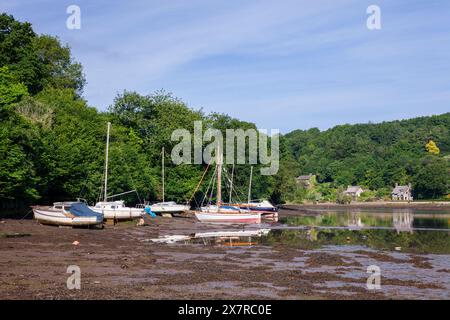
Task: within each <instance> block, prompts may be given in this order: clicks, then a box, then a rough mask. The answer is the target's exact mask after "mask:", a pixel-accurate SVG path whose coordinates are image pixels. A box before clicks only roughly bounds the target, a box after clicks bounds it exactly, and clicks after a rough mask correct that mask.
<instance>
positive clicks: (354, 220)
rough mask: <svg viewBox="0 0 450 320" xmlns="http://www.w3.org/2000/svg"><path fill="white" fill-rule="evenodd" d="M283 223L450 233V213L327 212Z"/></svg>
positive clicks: (289, 219)
mask: <svg viewBox="0 0 450 320" xmlns="http://www.w3.org/2000/svg"><path fill="white" fill-rule="evenodd" d="M279 222H280V223H281V224H284V225H287V226H310V227H316V226H323V227H346V228H348V229H351V230H361V229H364V228H377V227H378V228H392V229H394V230H396V231H397V232H409V233H413V232H414V231H415V230H417V229H419V230H422V229H425V230H426V229H441V230H445V229H450V225H449V222H450V213H449V212H448V211H443V212H442V213H438V214H436V213H433V214H431V213H428V214H426V213H422V212H421V213H417V212H415V210H414V209H391V210H390V212H367V211H362V210H351V211H325V212H319V213H315V214H314V213H305V214H301V215H296V216H287V217H282V218H280V221H279Z"/></svg>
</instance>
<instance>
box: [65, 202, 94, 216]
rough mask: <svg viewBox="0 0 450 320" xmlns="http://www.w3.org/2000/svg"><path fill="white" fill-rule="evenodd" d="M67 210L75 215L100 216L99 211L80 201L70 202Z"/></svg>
mask: <svg viewBox="0 0 450 320" xmlns="http://www.w3.org/2000/svg"><path fill="white" fill-rule="evenodd" d="M69 211H70V213H71V214H73V215H74V216H76V217H92V216H96V217H100V216H102V214H101V213H97V212H95V211H93V210H91V209H89V207H88V206H87V205H85V204H84V203H82V202H75V203H72V205H71V206H70V210H69Z"/></svg>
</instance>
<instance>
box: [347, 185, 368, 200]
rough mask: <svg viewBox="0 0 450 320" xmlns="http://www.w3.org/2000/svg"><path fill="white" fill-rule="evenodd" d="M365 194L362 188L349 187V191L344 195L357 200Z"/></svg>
mask: <svg viewBox="0 0 450 320" xmlns="http://www.w3.org/2000/svg"><path fill="white" fill-rule="evenodd" d="M363 192H364V190H363V189H362V188H361V187H360V186H348V187H347V190H345V191H344V194H345V195H347V196H350V197H352V198H353V199H356V198H359V196H360V195H361V193H363Z"/></svg>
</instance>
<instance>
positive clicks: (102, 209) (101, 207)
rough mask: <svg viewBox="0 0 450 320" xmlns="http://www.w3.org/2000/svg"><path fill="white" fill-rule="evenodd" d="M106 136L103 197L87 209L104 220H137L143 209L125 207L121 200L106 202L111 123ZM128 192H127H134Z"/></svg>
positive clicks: (142, 213)
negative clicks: (98, 214) (101, 215)
mask: <svg viewBox="0 0 450 320" xmlns="http://www.w3.org/2000/svg"><path fill="white" fill-rule="evenodd" d="M107 128H108V129H107V134H106V151H105V182H104V183H105V184H104V190H103V191H104V196H103V201H99V202H97V203H96V204H95V206H93V207H89V208H90V209H91V210H93V211H95V212H98V213H102V214H103V216H104V218H105V219H114V220H129V219H135V218H139V217H141V216H142V215H144V209H143V208H130V207H127V206H126V205H125V202H124V201H122V200H118V201H108V199H109V198H112V197H114V196H110V197H108V155H109V131H110V129H111V122H108V127H107ZM134 191H135V190H133V191H129V192H134ZM129 192H124V193H121V194H118V195H115V196H120V195H123V194H126V193H129Z"/></svg>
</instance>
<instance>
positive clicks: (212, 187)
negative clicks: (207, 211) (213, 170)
mask: <svg viewBox="0 0 450 320" xmlns="http://www.w3.org/2000/svg"><path fill="white" fill-rule="evenodd" d="M215 185H216V175H214V178H213V183H212V186H211V194H210V196H209V203H208V204H211V203H212V197H213V193H214V186H215Z"/></svg>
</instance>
